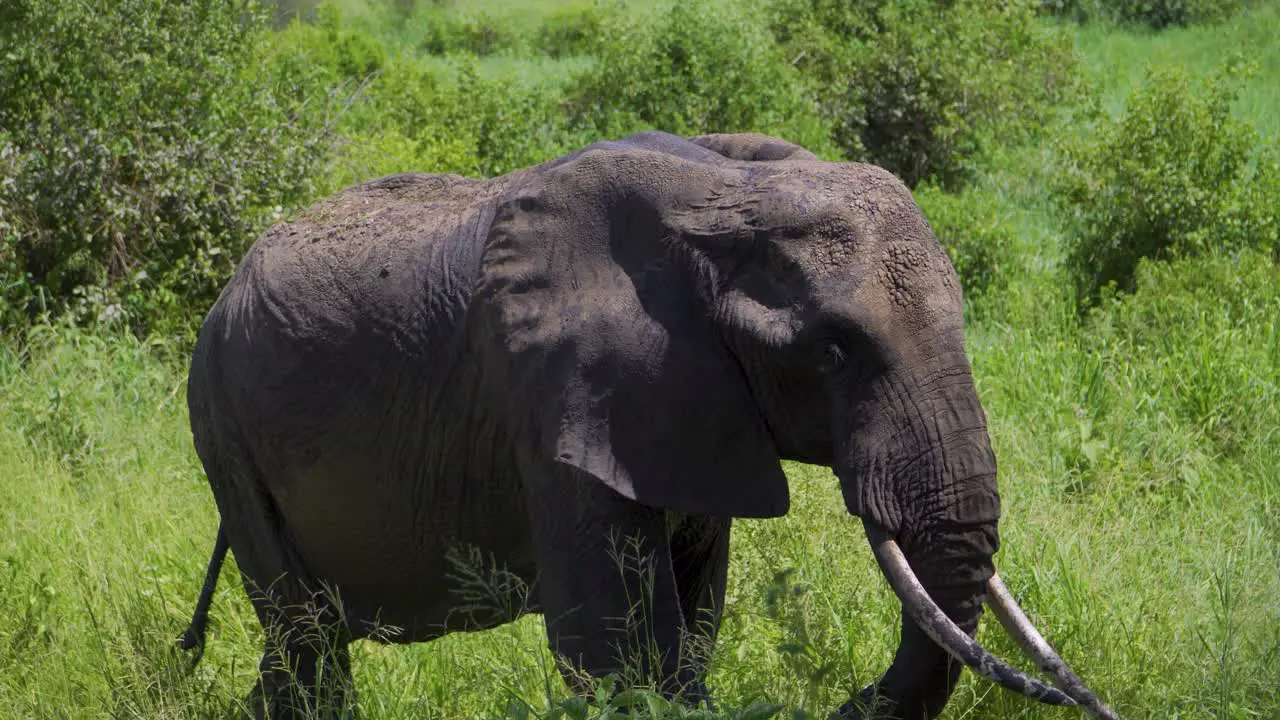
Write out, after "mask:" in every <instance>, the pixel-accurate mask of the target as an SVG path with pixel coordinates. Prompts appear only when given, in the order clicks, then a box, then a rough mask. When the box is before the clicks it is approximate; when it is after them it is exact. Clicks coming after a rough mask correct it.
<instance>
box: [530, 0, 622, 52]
mask: <svg viewBox="0 0 1280 720" xmlns="http://www.w3.org/2000/svg"><path fill="white" fill-rule="evenodd" d="M615 10H616V8H615ZM605 12H606V11H605V10H602V9H601V8H600V7H599V6H597V5H585V6H574V5H571V6H569V7H566V8H561V9H558V10H556V11H555V12H554V13H553V14H551V15H549V16H547V18H546V19H545V20H543V22H542V27H541V28H540V29H539V31H538V41H537V43H536V45H537V47H538V49H539V50H540V51H541V52H545V53H546V54H548V55H550V56H552V57H564V56H568V55H584V54H587V53H592V52H596V51H597V50H598V49H599V48H600V46H601V43H600V38H601V35H602V34H603V33H604V23H605Z"/></svg>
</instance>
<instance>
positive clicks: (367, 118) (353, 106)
mask: <svg viewBox="0 0 1280 720" xmlns="http://www.w3.org/2000/svg"><path fill="white" fill-rule="evenodd" d="M319 18H320V19H319V21H318V22H316V23H294V24H293V25H291V26H290V27H289V28H287V29H286V30H285V31H283V32H282V33H280V34H279V35H278V37H277V39H276V41H275V43H274V49H273V52H272V54H271V57H272V61H273V62H274V64H275V69H274V70H273V73H274V74H275V75H277V76H279V77H281V78H289V81H288V84H289V85H291V86H292V87H297V88H304V89H305V90H304V94H306V95H310V96H311V97H312V98H313V102H314V98H318V97H322V96H323V95H324V93H325V89H326V88H330V87H339V88H345V89H346V90H345V91H344V92H343V93H340V94H339V97H340V98H344V97H345V95H346V93H351V92H354V97H353V98H352V100H353V101H352V102H349V103H347V102H344V103H343V104H342V105H341V106H340V107H335V108H334V109H333V112H332V115H333V120H332V128H333V134H334V135H335V137H336V143H335V152H334V153H333V156H332V158H331V165H330V167H329V172H327V173H326V174H325V182H324V184H323V187H322V188H320V190H321V192H331V191H333V190H337V189H339V188H341V187H345V186H347V185H350V184H353V183H356V182H361V181H364V180H368V179H370V178H373V177H377V176H380V175H386V174H390V173H393V172H407V171H414V172H454V173H459V174H464V175H470V176H492V175H498V174H502V173H505V172H510V171H511V170H515V169H517V168H521V167H526V166H528V165H533V164H536V163H538V162H542V161H544V160H548V159H550V158H552V157H555V156H556V155H560V154H564V153H566V152H569V151H570V150H574V149H577V147H579V146H580V145H581V144H585V143H586V142H589V140H586V139H585V137H584V136H582V135H580V134H577V133H574V132H572V131H571V130H570V128H569V126H568V124H567V123H566V122H565V119H564V117H563V113H562V104H563V101H564V98H563V92H562V91H561V90H560V88H559V87H557V86H556V85H554V84H552V83H548V82H533V81H527V80H524V79H522V78H521V77H520V76H517V77H513V78H486V77H483V76H482V75H481V74H480V72H479V68H478V61H477V58H476V57H475V56H474V55H472V54H469V53H459V54H456V55H454V56H452V57H450V58H449V59H448V60H446V61H445V62H440V61H439V60H434V61H424V60H423V59H421V58H420V57H419V56H417V55H416V54H414V53H411V52H400V53H395V52H393V51H391V50H390V49H389V48H387V47H386V45H385V44H384V42H383V41H382V40H381V39H379V38H378V37H377V36H375V35H373V34H372V32H371V31H370V30H369V29H367V28H366V27H364V26H363V25H362V24H360V23H359V22H351V21H349V20H347V19H346V18H345V17H344V15H343V14H342V13H341V12H340V11H339V9H338V8H337V6H335V5H332V4H328V5H322V6H321V8H320V12H319ZM584 141H585V142H584Z"/></svg>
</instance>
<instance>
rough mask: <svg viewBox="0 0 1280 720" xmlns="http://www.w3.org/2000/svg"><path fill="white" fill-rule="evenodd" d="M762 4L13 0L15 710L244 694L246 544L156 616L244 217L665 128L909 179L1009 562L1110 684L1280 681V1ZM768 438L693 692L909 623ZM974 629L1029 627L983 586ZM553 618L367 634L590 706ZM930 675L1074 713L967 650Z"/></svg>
mask: <svg viewBox="0 0 1280 720" xmlns="http://www.w3.org/2000/svg"><path fill="white" fill-rule="evenodd" d="M745 3H746V0H739V1H738V2H735V1H733V0H716V2H715V3H714V4H711V5H699V6H698V7H689V6H687V5H683V4H681V5H679V6H673V5H671V4H668V3H658V2H652V3H642V2H633V3H631V4H624V3H616V2H600V3H586V2H579V3H574V4H571V5H570V6H568V7H567V8H562V7H560V6H559V4H557V3H551V2H547V1H546V0H521V1H520V2H514V3H492V2H488V1H487V0H468V1H467V2H463V1H462V0H458V1H457V2H455V3H443V4H436V3H432V2H425V1H423V2H419V3H416V4H415V3H411V2H399V1H397V2H388V3H387V4H385V5H382V4H377V3H373V2H372V0H370V3H369V4H366V3H365V2H362V1H361V0H344V2H341V3H338V4H334V5H328V6H325V7H322V8H321V9H320V10H319V11H318V12H316V13H315V16H314V19H313V20H311V21H309V22H307V23H301V24H298V23H295V24H289V25H283V26H281V27H280V28H278V29H272V28H271V27H270V26H269V25H268V24H267V23H266V20H267V18H265V17H258V16H257V15H256V14H254V13H250V12H248V11H249V10H251V9H252V7H253V6H252V5H250V4H249V3H247V2H244V3H228V2H222V1H221V0H219V1H218V2H215V1H214V0H196V1H194V2H191V3H164V2H159V1H158V0H123V1H122V2H105V1H104V0H87V1H85V2H80V1H77V2H72V1H71V0H17V1H16V2H8V3H3V4H0V323H3V335H4V336H5V340H4V342H2V343H0V508H3V509H2V510H0V707H2V708H4V709H5V713H6V714H7V715H8V716H12V717H21V718H53V717H100V716H110V717H128V718H132V717H139V718H141V717H147V718H156V717H160V718H188V717H214V718H224V717H235V716H236V710H237V707H238V704H239V701H240V698H241V697H242V696H243V694H244V693H245V692H246V691H247V689H248V687H249V685H250V683H251V681H252V677H253V675H254V672H255V670H256V667H255V666H256V663H257V660H258V656H259V652H260V648H261V643H262V638H261V632H260V630H259V629H258V621H257V618H256V616H255V615H254V613H253V611H252V608H251V607H250V605H249V603H248V601H247V599H246V598H245V595H244V592H243V590H242V589H241V588H240V586H239V584H238V582H236V580H235V578H236V576H235V573H234V572H233V571H232V569H231V568H229V569H228V570H227V571H224V574H223V578H222V583H221V585H220V588H219V590H218V593H217V596H216V599H215V603H214V607H213V622H212V625H211V629H210V634H209V644H208V650H207V652H206V655H205V658H204V660H203V662H202V663H201V664H200V665H199V666H198V667H197V668H196V669H195V670H190V669H189V667H188V665H189V658H188V657H187V656H185V655H184V654H182V653H181V652H179V651H178V650H176V648H175V647H174V644H173V641H174V639H175V638H176V637H177V635H178V634H179V633H180V632H181V631H182V629H184V628H185V624H186V622H187V619H188V617H189V613H190V611H191V608H192V605H193V603H194V599H195V596H196V594H197V592H198V591H199V587H200V583H201V580H202V577H203V572H204V567H205V562H206V560H207V557H208V552H209V550H210V547H211V545H212V540H213V534H214V529H215V527H216V522H217V518H216V512H215V510H214V507H213V502H212V498H211V497H210V494H209V492H208V488H207V485H206V483H205V480H204V478H203V476H202V474H201V471H200V468H199V463H198V462H197V460H196V458H195V455H194V452H193V451H192V449H191V445H190V436H189V431H188V429H187V419H186V408H185V399H184V388H185V365H184V363H185V358H186V357H187V355H186V353H187V345H186V343H187V342H188V341H189V339H190V336H191V332H192V328H193V325H194V323H195V322H198V320H199V318H200V317H201V316H202V314H203V312H204V311H205V310H206V309H207V307H208V305H209V304H210V302H211V301H212V298H213V297H214V294H215V293H216V292H217V290H218V288H219V287H220V285H221V283H222V282H223V281H224V280H225V277H226V275H227V273H228V272H229V271H230V269H231V268H232V267H233V265H234V262H235V260H236V259H237V258H238V257H239V255H240V253H242V252H243V250H244V249H245V248H246V247H247V246H248V244H249V243H250V242H251V241H252V239H253V237H254V235H255V233H256V232H258V230H260V229H261V228H262V227H263V225H264V224H265V223H267V222H270V221H271V220H272V218H274V217H275V216H276V215H277V213H281V214H283V213H288V212H290V211H291V210H293V209H296V208H297V207H299V206H300V205H302V204H304V203H306V202H309V201H310V200H311V199H313V198H315V197H317V196H320V195H323V194H324V193H327V192H330V191H332V190H334V189H336V188H337V187H340V186H342V185H345V184H348V183H351V182H354V181H357V180H359V179H364V178H367V177H371V176H374V175H377V174H383V173H387V172H393V171H399V170H410V169H412V170H419V171H439V172H444V171H451V172H462V173H466V174H472V175H484V174H495V173H500V172H506V171H508V170H510V169H513V168H515V167H520V166H524V165H528V164H532V163H535V162H538V161H541V160H544V159H548V158H551V157H554V156H556V155H558V154H561V153H563V152H566V151H568V150H571V149H575V148H577V147H580V146H581V145H583V144H585V143H587V142H590V141H591V140H593V139H596V138H597V137H600V136H602V135H610V136H617V135H620V134H623V133H626V132H630V131H632V130H636V129H642V128H650V127H662V128H664V129H670V130H677V131H680V132H688V133H695V132H698V133H701V132H712V131H722V130H742V129H754V130H764V131H769V132H776V133H780V134H783V135H786V136H789V137H791V138H792V139H795V140H800V141H802V142H805V143H807V144H809V145H811V146H812V147H814V149H815V150H817V151H818V152H820V153H822V154H823V155H825V156H827V157H833V158H835V157H847V158H860V159H872V160H875V161H877V162H883V163H885V164H888V165H891V166H892V167H894V169H895V170H896V171H898V172H900V173H903V174H904V175H909V176H910V177H911V179H912V180H913V181H919V183H918V184H917V185H916V186H915V188H916V189H915V191H916V194H917V198H918V200H919V202H920V204H921V206H922V207H923V208H924V210H925V213H926V215H927V216H928V217H929V219H930V222H931V223H932V225H933V226H934V228H935V231H936V233H937V234H938V236H939V238H940V239H941V241H942V242H943V243H944V245H946V246H947V249H948V251H949V252H950V253H951V256H952V258H953V261H954V263H955V265H956V267H957V269H958V271H959V272H960V273H961V276H962V279H963V282H964V283H965V289H966V303H967V307H966V312H967V316H968V320H969V325H968V338H969V350H970V353H971V356H972V359H973V366H974V372H975V375H976V378H977V381H978V387H979V392H980V394H981V396H982V399H983V403H984V406H985V408H986V412H987V415H988V418H989V421H990V424H991V430H992V437H993V441H994V442H995V445H996V451H997V453H998V455H999V458H1000V468H1001V489H1002V493H1003V500H1004V519H1003V522H1002V533H1003V550H1002V551H1001V553H1000V555H999V556H998V557H997V562H998V564H999V567H1000V569H1001V573H1002V575H1004V577H1005V578H1006V581H1007V582H1008V584H1009V585H1010V586H1011V588H1012V589H1013V591H1014V592H1015V594H1017V595H1018V597H1019V598H1020V599H1021V601H1022V603H1023V605H1024V606H1025V607H1026V608H1027V609H1028V610H1029V612H1030V613H1031V614H1032V616H1033V619H1034V620H1035V621H1037V623H1038V624H1039V625H1040V627H1041V628H1042V629H1043V630H1045V631H1046V634H1047V635H1048V636H1049V639H1050V641H1051V642H1052V643H1054V644H1055V645H1056V646H1057V647H1058V648H1059V650H1060V651H1061V652H1062V653H1063V655H1064V656H1065V657H1066V658H1067V660H1068V661H1069V662H1071V663H1072V664H1073V665H1074V666H1075V667H1076V669H1077V670H1078V671H1079V672H1080V674H1081V675H1082V676H1084V677H1085V678H1087V679H1088V680H1089V682H1090V683H1091V684H1092V685H1094V686H1095V687H1096V689H1097V690H1099V692H1101V693H1102V694H1103V696H1104V697H1106V698H1107V699H1108V700H1109V701H1111V702H1112V703H1113V704H1114V705H1115V706H1116V707H1117V709H1118V710H1119V711H1120V713H1121V714H1122V716H1124V717H1126V718H1153V719H1154V718H1162V719H1163V718H1173V717H1183V718H1191V717H1194V718H1200V717H1206V718H1216V719H1217V720H1245V719H1246V718H1274V717H1280V601H1277V600H1276V598H1278V597H1280V562H1278V561H1277V558H1280V430H1278V428H1280V266H1278V264H1277V253H1278V252H1280V251H1277V242H1278V241H1277V231H1278V228H1280V222H1277V217H1276V208H1277V207H1280V171H1278V170H1277V165H1276V163H1277V158H1278V155H1277V152H1278V151H1277V142H1278V138H1280V124H1277V123H1280V119H1278V118H1280V49H1278V48H1280V46H1277V44H1276V43H1274V40H1273V39H1274V38H1275V37H1280V5H1277V4H1276V3H1274V2H1271V3H1267V4H1263V5H1260V6H1257V7H1251V8H1249V9H1246V10H1239V11H1235V12H1236V14H1234V15H1231V16H1229V17H1224V18H1223V19H1221V20H1220V22H1218V23H1217V24H1214V25H1212V26H1209V25H1194V24H1193V25H1191V26H1189V27H1178V28H1171V29H1167V30H1162V31H1160V32H1158V33H1156V32H1152V31H1151V30H1150V29H1142V30H1134V29H1125V28H1121V27H1116V26H1115V25H1112V24H1109V23H1107V22H1097V21H1089V22H1088V23H1086V24H1083V25H1079V26H1076V25H1061V24H1059V23H1058V21H1056V20H1053V19H1046V18H1044V17H1040V18H1036V17H1035V16H1034V13H1032V12H1031V10H1032V8H1031V7H1030V6H1028V5H1026V4H1025V3H1016V2H1010V3H996V4H990V3H968V2H960V1H957V2H951V3H943V2H938V3H933V2H929V1H928V0H878V1H877V2H867V3H861V4H853V3H841V2H834V1H832V2H826V1H825V0H769V1H768V2H764V0H761V2H757V3H755V4H751V5H748V4H745ZM1119 5H1121V4H1117V7H1118V6H1119ZM1132 5H1133V6H1134V7H1136V6H1138V5H1142V6H1143V7H1151V8H1166V10H1160V12H1167V8H1174V9H1177V8H1183V9H1187V12H1188V13H1190V14H1185V15H1182V16H1178V17H1180V18H1182V19H1178V20H1168V21H1160V22H1155V21H1148V20H1146V19H1143V18H1130V19H1133V20H1140V21H1141V22H1142V23H1144V24H1149V25H1152V26H1159V25H1173V24H1180V23H1184V22H1197V21H1199V20H1200V19H1201V18H1203V17H1205V16H1207V15H1209V14H1214V15H1217V14H1219V13H1218V11H1217V10H1214V12H1213V13H1207V12H1204V13H1202V12H1201V10H1199V9H1197V8H1202V7H1203V8H1209V7H1211V6H1212V7H1214V8H1218V7H1221V8H1222V9H1223V13H1226V11H1228V10H1232V9H1233V8H1235V4H1234V3H1232V4H1224V3H1203V4H1196V3H1183V4H1174V3H1132ZM854 6H856V8H857V9H856V10H852V11H851V10H847V8H849V7H854ZM1043 6H1044V7H1046V8H1049V9H1053V8H1054V7H1057V6H1055V5H1054V4H1053V3H1044V5H1043ZM1078 6H1079V5H1075V6H1073V7H1078ZM1063 7H1066V6H1065V5H1063ZM1126 7H1127V6H1126ZM1192 10H1194V12H1192ZM1153 12H1154V11H1153ZM1179 12H1183V10H1179ZM1096 15H1097V13H1096V12H1092V13H1091V14H1089V17H1096ZM1171 17H1172V16H1171ZM926 18H927V19H928V20H929V21H928V22H926V20H925V19H926ZM877 23H878V24H877ZM874 33H882V34H883V41H876V42H873V41H871V40H870V39H869V38H872V37H873V35H874ZM876 36H877V37H879V36H878V35H876ZM775 40H777V42H774V41H775ZM1072 40H1074V43H1073V42H1072ZM1073 44H1074V49H1073V47H1072V45H1073ZM1242 49H1248V50H1249V53H1248V58H1249V60H1250V63H1251V64H1252V65H1253V66H1255V67H1256V71H1255V72H1253V73H1252V74H1248V73H1245V72H1243V71H1242V70H1241V68H1242V66H1241V65H1239V64H1238V63H1236V62H1235V61H1233V57H1234V56H1235V53H1236V52H1238V51H1240V50H1242ZM802 55H803V56H802ZM1149 66H1150V67H1149ZM837 80H838V81H839V82H836V81H837ZM900 120H901V122H900ZM908 120H909V121H910V122H907V121H908ZM277 208H279V210H277ZM1112 281H1114V285H1113V286H1110V287H1109V286H1108V283H1111V282H1112ZM1082 308H1083V309H1085V311H1084V312H1081V309H1082ZM175 336H176V338H177V339H175ZM787 470H788V474H789V475H790V477H791V480H792V493H793V508H792V511H791V513H790V515H789V516H788V517H786V518H783V519H779V520H770V521H741V522H738V523H737V524H736V525H735V530H734V532H735V536H734V546H733V566H732V568H731V576H730V587H729V602H730V609H729V613H728V615H727V617H726V620H725V626H724V629H723V632H722V635H721V638H720V640H721V641H720V644H719V647H718V649H717V652H716V654H715V656H714V658H713V672H712V678H711V681H712V685H713V688H714V690H715V692H716V694H717V698H718V700H719V702H720V707H719V708H718V712H719V713H721V714H719V715H716V716H715V717H722V716H723V717H756V718H759V717H765V716H766V715H767V713H768V711H769V710H770V709H772V708H771V707H770V706H768V705H765V704H763V703H778V704H780V705H782V706H783V708H784V709H782V710H780V711H779V712H778V713H777V714H776V715H775V717H786V716H790V715H791V713H792V712H793V711H804V712H805V713H808V714H809V715H808V716H810V717H817V716H820V715H821V714H824V713H825V712H827V711H829V710H830V709H832V708H834V707H835V706H837V705H838V704H839V703H840V702H841V701H843V700H844V699H845V698H846V697H847V695H848V693H849V692H850V691H854V690H856V689H858V688H860V687H861V686H862V685H863V684H865V683H867V682H869V681H870V680H872V679H873V678H874V676H875V675H876V674H877V673H878V672H880V671H881V670H882V669H883V668H884V667H885V666H886V665H887V663H888V661H889V657H890V653H891V652H892V650H893V648H894V647H895V645H896V637H895V632H894V631H895V629H896V627H897V614H898V608H897V603H896V601H894V599H893V597H892V595H891V593H890V592H889V591H888V589H887V587H886V586H885V583H884V581H883V580H882V579H881V577H880V575H879V574H878V572H877V571H876V570H875V569H874V562H873V560H872V559H871V557H870V553H869V552H867V549H866V541H865V538H864V537H863V535H862V531H861V528H860V527H859V525H858V523H856V522H853V521H852V520H851V519H850V518H849V517H848V516H847V514H846V513H845V511H844V510H843V504H842V502H841V500H840V498H839V490H838V488H837V486H836V483H835V481H834V480H833V479H832V478H831V476H830V473H829V472H828V471H827V470H826V469H824V468H816V467H809V466H802V465H789V466H788V468H787ZM980 639H981V640H982V641H983V642H984V643H985V644H987V646H988V647H990V648H992V649H993V650H995V651H997V652H998V653H1000V654H1002V655H1004V656H1005V657H1008V658H1017V657H1018V654H1017V651H1016V649H1015V648H1014V646H1013V644H1012V642H1011V641H1010V640H1009V639H1008V638H1007V637H1005V636H1004V634H1003V633H1002V632H1001V631H1000V629H999V627H998V625H996V624H995V623H993V622H988V623H985V624H984V626H983V629H982V631H981V636H980ZM543 645H544V641H543V638H542V633H541V620H540V619H538V618H526V619H523V620H521V621H519V622H517V623H514V624H512V625H510V626H507V627H504V628H501V629H498V630H494V631H490V632H485V633H480V634H472V635H457V636H451V637H447V638H444V639H442V640H440V641H437V642H434V643H430V644H423V645H416V646H411V647H387V646H378V645H374V644H373V643H357V644H356V647H355V648H354V653H355V658H354V660H355V666H356V672H357V679H356V681H357V684H358V686H359V691H360V703H361V707H362V710H363V711H364V713H365V714H366V716H368V717H372V718H401V717H424V716H426V717H433V718H436V717H439V718H456V717H477V716H480V717H513V718H521V717H568V718H578V717H583V718H585V717H593V718H594V717H601V716H603V715H604V714H605V713H604V712H603V710H601V709H600V708H592V707H588V706H586V705H585V704H582V703H581V702H580V701H578V700H567V699H566V698H567V691H566V690H565V688H564V686H563V683H562V681H561V680H560V678H559V676H558V674H557V673H556V672H555V669H554V667H553V665H552V664H551V660H550V658H549V657H548V655H547V653H546V652H545V650H544V649H543ZM602 692H603V691H602ZM601 697H602V698H604V699H605V702H604V703H602V705H601V707H603V708H608V707H611V706H615V705H619V704H623V703H625V702H629V701H636V702H638V703H639V706H638V707H639V709H638V710H637V711H636V712H635V713H634V714H635V715H637V716H640V717H644V716H646V715H648V716H657V715H661V714H664V713H665V714H666V715H667V716H669V717H678V716H680V713H679V712H678V711H677V710H675V709H671V708H665V707H664V706H663V704H662V703H660V702H657V701H656V700H655V699H654V698H652V697H651V696H645V695H636V694H634V693H633V694H631V695H627V694H625V693H624V694H622V695H617V696H612V699H610V696H609V694H608V693H607V692H605V693H604V694H602V696H601ZM650 701H653V702H652V704H650ZM757 703H760V704H757ZM753 704H754V705H753ZM944 717H945V718H950V719H953V720H955V719H959V718H978V719H991V720H994V719H996V718H1002V719H1003V718H1062V719H1064V720H1065V719H1066V718H1076V717H1079V714H1078V713H1077V712H1074V711H1069V710H1061V709H1056V710H1055V709H1051V708H1047V707H1043V706H1037V705H1034V704H1032V703H1030V702H1027V701H1025V700H1023V699H1020V698H1018V697H1015V696H1012V695H1010V694H1009V693H1005V692H1003V691H1001V690H999V689H997V688H994V687H993V686H992V685H991V684H990V683H988V682H986V681H984V680H980V679H976V678H975V677H973V676H972V674H966V675H965V677H964V679H963V680H962V683H961V687H960V689H959V691H958V692H957V694H956V696H955V697H954V698H953V700H952V702H951V703H950V705H949V706H948V709H947V711H946V713H945V714H944Z"/></svg>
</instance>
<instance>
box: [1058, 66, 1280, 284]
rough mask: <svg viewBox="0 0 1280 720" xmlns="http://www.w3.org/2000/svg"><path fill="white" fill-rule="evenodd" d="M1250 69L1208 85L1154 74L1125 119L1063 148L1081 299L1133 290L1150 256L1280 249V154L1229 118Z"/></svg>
mask: <svg viewBox="0 0 1280 720" xmlns="http://www.w3.org/2000/svg"><path fill="white" fill-rule="evenodd" d="M1242 75H1243V73H1242V71H1241V69H1240V67H1239V65H1238V64H1234V63H1233V64H1228V65H1227V66H1224V67H1223V69H1222V70H1220V71H1218V72H1217V73H1215V74H1214V75H1213V76H1211V77H1209V78H1207V79H1205V80H1204V81H1202V82H1199V83H1195V82H1193V81H1192V79H1191V78H1190V77H1189V76H1188V74H1187V73H1186V72H1185V71H1183V70H1181V69H1155V70H1149V71H1148V74H1147V78H1146V81H1145V83H1144V85H1143V86H1142V87H1140V88H1139V89H1138V90H1136V91H1135V92H1134V94H1133V96H1132V97H1131V98H1130V100H1129V104H1128V107H1127V108H1126V110H1125V113H1124V116H1123V117H1121V118H1120V119H1119V120H1115V121H1104V122H1103V123H1102V124H1101V126H1100V127H1099V128H1098V130H1097V133H1096V137H1094V138H1093V139H1091V140H1088V141H1084V142H1079V141H1076V142H1074V143H1067V144H1066V146H1065V147H1066V151H1067V152H1066V155H1067V157H1068V159H1069V163H1070V168H1069V172H1067V173H1064V175H1063V176H1062V177H1061V179H1060V181H1059V188H1058V201H1059V202H1060V203H1061V204H1062V205H1063V206H1064V208H1065V209H1066V210H1067V211H1068V212H1069V213H1070V214H1071V216H1072V217H1073V219H1074V220H1075V233H1074V236H1073V240H1072V242H1071V247H1070V252H1069V257H1068V267H1069V269H1070V271H1071V272H1072V274H1073V275H1074V276H1075V280H1076V283H1077V289H1078V291H1079V295H1078V297H1079V299H1080V301H1081V302H1082V304H1083V305H1086V306H1087V305H1089V304H1091V303H1092V302H1093V301H1095V300H1096V299H1097V298H1098V296H1099V293H1100V292H1101V291H1102V290H1103V289H1104V288H1106V287H1108V286H1111V285H1114V286H1116V287H1117V288H1119V289H1121V290H1131V289H1132V288H1133V280H1134V271H1135V269H1136V268H1137V266H1138V261H1139V260H1140V259H1142V258H1153V259H1161V258H1164V257H1167V256H1169V255H1181V256H1187V255H1202V254H1208V253H1214V252H1230V251H1236V250H1239V249H1242V248H1256V249H1261V250H1271V249H1274V248H1275V247H1276V246H1277V242H1278V234H1280V222H1278V221H1280V214H1278V212H1277V200H1278V199H1280V153H1278V152H1277V150H1278V148H1277V147H1276V146H1275V145H1274V144H1272V145H1271V146H1269V147H1260V146H1259V139H1258V136H1257V133H1256V131H1255V130H1254V129H1253V128H1252V127H1251V126H1250V125H1248V124H1246V123H1245V122H1243V121H1241V120H1239V119H1237V118H1234V117H1232V116H1231V104H1232V102H1233V101H1234V100H1235V98H1236V96H1237V94H1238V92H1239V88H1240V84H1241V81H1242ZM1251 160H1252V161H1253V162H1252V163H1251Z"/></svg>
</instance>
